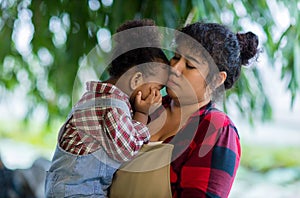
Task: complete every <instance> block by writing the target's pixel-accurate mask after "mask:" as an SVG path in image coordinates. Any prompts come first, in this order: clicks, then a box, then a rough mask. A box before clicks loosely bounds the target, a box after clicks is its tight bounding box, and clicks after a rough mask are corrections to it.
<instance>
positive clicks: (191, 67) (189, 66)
mask: <svg viewBox="0 0 300 198" xmlns="http://www.w3.org/2000/svg"><path fill="white" fill-rule="evenodd" d="M186 68H188V69H195V67H194V66H192V65H189V64H186Z"/></svg>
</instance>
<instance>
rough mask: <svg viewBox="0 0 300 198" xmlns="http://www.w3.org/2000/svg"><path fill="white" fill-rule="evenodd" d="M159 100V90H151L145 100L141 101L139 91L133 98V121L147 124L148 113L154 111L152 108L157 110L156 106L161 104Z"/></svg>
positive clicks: (160, 97) (160, 98)
mask: <svg viewBox="0 0 300 198" xmlns="http://www.w3.org/2000/svg"><path fill="white" fill-rule="evenodd" d="M161 100H162V96H161V94H160V92H159V90H154V89H151V91H150V94H149V96H147V98H146V99H145V100H142V92H141V91H139V92H138V94H137V96H136V97H135V104H134V107H135V112H134V115H133V119H134V120H136V121H139V122H141V123H143V124H147V122H148V115H149V113H150V112H152V111H153V110H154V109H153V108H155V107H156V108H157V106H158V104H160V103H161Z"/></svg>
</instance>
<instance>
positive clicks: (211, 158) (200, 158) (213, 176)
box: [178, 124, 240, 198]
mask: <svg viewBox="0 0 300 198" xmlns="http://www.w3.org/2000/svg"><path fill="white" fill-rule="evenodd" d="M211 128H214V127H211ZM209 134H210V135H209V136H205V138H204V140H203V142H202V143H201V144H199V142H193V143H192V145H194V148H192V147H190V149H191V150H190V152H189V156H188V159H187V161H186V162H185V163H184V164H183V166H182V168H181V171H180V176H179V182H178V185H180V187H179V188H181V190H180V191H178V193H180V195H179V196H178V197H222V198H223V197H228V194H229V192H230V189H231V186H232V183H233V181H234V177H235V175H236V171H237V168H238V166H239V162H240V141H239V137H238V134H237V131H236V129H235V127H234V126H233V125H231V124H229V125H227V126H224V127H222V128H221V129H218V130H215V131H213V132H210V133H209Z"/></svg>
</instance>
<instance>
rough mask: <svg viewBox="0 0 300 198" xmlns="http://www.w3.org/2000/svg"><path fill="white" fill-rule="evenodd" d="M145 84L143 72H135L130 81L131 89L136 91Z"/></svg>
mask: <svg viewBox="0 0 300 198" xmlns="http://www.w3.org/2000/svg"><path fill="white" fill-rule="evenodd" d="M143 82H144V79H143V74H142V73H141V72H135V73H134V74H133V76H132V77H131V79H130V88H131V89H132V90H135V89H136V88H138V87H139V86H140V85H142V84H143Z"/></svg>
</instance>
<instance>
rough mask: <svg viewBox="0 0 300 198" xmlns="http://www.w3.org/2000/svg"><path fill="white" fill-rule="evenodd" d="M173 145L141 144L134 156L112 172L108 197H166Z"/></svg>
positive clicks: (167, 197)
mask: <svg viewBox="0 0 300 198" xmlns="http://www.w3.org/2000/svg"><path fill="white" fill-rule="evenodd" d="M173 147H174V146H173V145H171V144H164V143H158V144H154V143H149V144H145V145H143V147H142V149H141V150H140V152H139V154H138V155H137V157H135V158H134V159H133V160H132V161H130V162H128V163H126V164H124V165H122V166H121V168H120V169H119V170H118V171H117V172H116V173H115V175H114V179H113V183H112V185H111V187H110V194H109V197H110V198H141V197H143V198H153V197H157V198H169V197H172V193H171V187H170V162H171V156H172V150H173Z"/></svg>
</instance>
